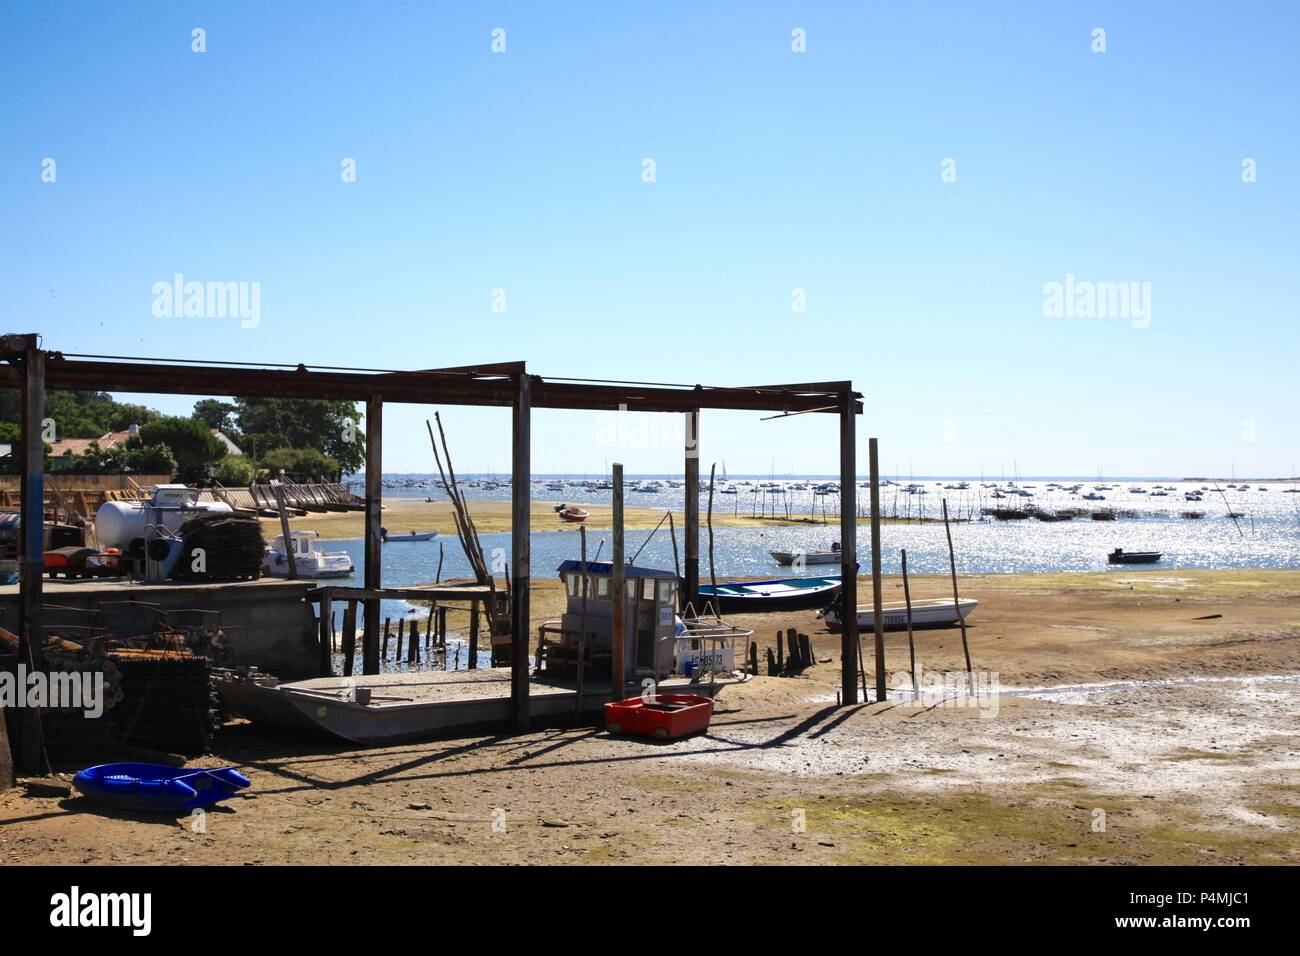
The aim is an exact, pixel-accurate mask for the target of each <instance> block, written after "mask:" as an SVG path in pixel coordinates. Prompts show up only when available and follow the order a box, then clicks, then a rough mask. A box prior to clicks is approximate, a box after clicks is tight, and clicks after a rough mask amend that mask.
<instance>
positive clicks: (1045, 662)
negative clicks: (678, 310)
mask: <svg viewBox="0 0 1300 956" xmlns="http://www.w3.org/2000/svg"><path fill="white" fill-rule="evenodd" d="M887 583H888V587H889V589H890V590H891V591H892V588H893V585H894V584H895V582H893V581H890V582H887ZM942 586H943V581H942V579H941V578H936V579H925V578H921V579H919V580H918V581H917V582H916V585H915V587H914V593H918V592H919V595H920V596H939V595H941V594H942ZM551 590H553V591H555V593H554V594H552V593H550V591H551ZM535 593H536V594H537V595H538V597H537V598H536V600H537V604H538V607H537V608H535V612H536V614H537V615H538V618H539V620H540V619H541V617H543V616H546V615H547V614H548V613H550V612H552V611H553V608H550V607H548V602H549V603H550V604H556V603H558V588H556V587H554V584H553V583H548V584H547V586H545V587H539V588H538V590H537V591H536V592H535ZM963 594H964V596H971V597H976V598H977V599H978V600H979V601H980V602H981V604H980V608H979V609H978V611H977V612H976V614H975V615H974V616H973V617H972V619H971V623H972V627H971V628H970V641H971V652H972V656H973V658H974V663H975V667H976V669H977V670H979V671H981V672H983V673H985V674H993V673H996V675H997V682H998V686H999V687H1000V689H1001V691H1002V693H1001V694H1000V695H999V696H997V697H996V699H989V698H983V699H980V700H979V701H970V700H957V699H952V698H947V699H945V698H943V697H939V698H935V699H931V700H928V701H926V702H924V704H923V705H917V704H916V703H914V702H913V701H911V700H908V699H905V698H906V694H905V693H904V692H905V691H906V688H907V684H908V679H907V676H906V670H907V664H906V661H907V650H906V637H905V636H904V635H890V636H889V638H888V641H887V672H888V675H889V680H888V683H889V685H890V687H891V697H890V699H888V700H886V701H885V702H883V703H879V704H869V705H857V706H854V707H837V706H836V700H835V694H836V691H837V689H838V687H839V666H838V665H839V642H840V639H839V637H838V636H837V635H833V634H829V633H827V632H825V631H824V630H823V629H822V628H821V627H820V625H819V623H818V622H817V621H816V620H815V618H814V617H813V615H812V614H811V612H798V613H792V614H789V615H782V616H775V617H772V616H765V617H757V616H755V617H753V618H750V619H748V620H747V621H744V619H741V620H742V621H744V622H745V623H747V624H748V625H749V626H753V627H755V631H756V633H755V639H756V640H758V641H760V646H766V645H767V644H770V643H774V634H775V630H776V629H777V628H778V627H782V628H783V627H797V628H798V629H800V630H802V631H803V632H804V633H808V634H810V635H811V636H812V637H813V641H814V646H815V649H816V656H817V659H818V664H817V665H816V666H814V667H813V668H811V669H810V670H808V671H806V672H805V673H804V674H802V675H801V676H798V677H793V678H778V677H766V676H762V677H757V678H753V679H751V680H749V681H748V682H746V683H743V684H739V685H735V686H731V687H728V688H726V689H724V690H723V691H722V692H721V693H720V695H719V697H718V706H717V710H716V713H715V717H714V720H713V723H712V726H711V728H710V730H709V733H708V734H707V735H706V736H701V737H694V738H690V739H687V740H682V741H676V742H670V743H665V744H656V743H653V742H642V741H639V740H630V739H624V738H612V737H610V736H609V735H607V734H605V733H603V732H602V731H600V730H598V729H597V728H594V727H583V726H573V727H554V728H543V729H537V730H534V731H532V732H530V733H528V734H525V735H522V736H504V735H502V736H480V737H474V738H471V739H460V740H436V741H428V742H422V743H416V744H403V745H400V746H393V747H386V748H377V749H358V748H355V747H352V746H349V745H345V744H342V743H331V742H327V741H322V740H319V739H314V738H305V737H293V736H288V735H279V734H271V733H267V732H265V731H263V730H261V729H259V728H257V727H255V726H253V725H251V724H248V723H243V722H240V723H236V724H234V725H232V726H229V727H228V728H226V729H225V730H224V731H223V732H222V733H221V734H220V735H219V736H218V738H217V747H218V752H217V753H216V754H214V755H212V756H210V757H207V758H203V760H202V761H200V762H201V763H203V764H205V765H220V764H227V763H229V764H237V765H239V766H241V767H242V768H244V770H245V772H247V773H248V774H249V775H250V776H251V777H252V779H253V781H254V785H253V788H252V791H251V792H250V793H249V795H248V796H247V797H241V798H237V799H233V800H231V801H230V802H229V803H228V804H227V806H226V808H225V809H223V810H219V811H216V812H213V813H210V814H209V815H208V817H207V818H206V821H205V824H206V826H205V832H195V830H194V826H193V824H192V821H190V820H189V819H182V820H172V819H169V818H156V817H144V816H140V817H135V816H130V815H121V814H118V815H114V816H103V815H101V814H99V813H97V812H94V811H93V810H92V809H91V808H90V807H88V806H86V805H85V803H84V801H82V800H81V799H80V798H76V797H73V798H66V797H59V796H34V795H28V794H27V793H26V792H25V791H24V789H22V788H19V789H17V790H13V791H10V792H8V793H6V794H3V795H0V862H2V863H4V864H21V863H25V862H47V863H108V862H121V863H143V862H155V863H294V862H303V863H329V862H338V861H340V860H345V861H352V862H362V863H404V862H445V863H525V862H537V863H544V862H575V863H600V862H606V861H620V862H664V863H668V862H676V861H688V862H701V863H708V862H730V863H740V862H747V863H766V862H773V863H776V862H781V863H791V862H793V863H810V864H828V863H849V862H861V863H869V862H880V863H945V862H948V863H1017V862H1044V863H1093V862H1095V863H1200V862H1206V863H1297V862H1300V791H1298V790H1297V784H1300V717H1298V716H1297V715H1298V714H1300V679H1297V675H1300V573H1296V572H1286V571H1266V572H1261V571H1252V572H1179V573H1176V574H1160V575H1153V574H1150V573H1147V574H1142V573H1139V572H1131V573H1123V574H1115V575H1032V576H1016V577H1012V576H996V575H988V576H975V577H972V578H970V579H964V580H963ZM888 596H892V595H888ZM1215 615H1218V616H1215ZM960 645H961V641H960V634H959V632H958V631H955V630H946V631H932V632H926V633H924V634H923V635H918V638H917V649H918V656H919V658H920V660H921V663H922V666H923V667H924V668H925V669H926V670H927V671H928V672H951V671H954V670H956V671H960V669H961V667H962V665H961V660H962V654H961V646H960ZM866 658H867V660H868V661H870V660H871V659H872V652H871V649H870V647H869V646H868V647H867V648H866ZM873 681H874V675H869V676H868V683H872V682H873ZM1062 688H1063V689H1062ZM61 769H64V770H67V769H75V768H61Z"/></svg>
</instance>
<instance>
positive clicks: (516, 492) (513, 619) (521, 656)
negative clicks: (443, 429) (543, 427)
mask: <svg viewBox="0 0 1300 956" xmlns="http://www.w3.org/2000/svg"><path fill="white" fill-rule="evenodd" d="M532 409H533V380H532V378H531V376H529V375H528V374H526V373H523V372H521V373H520V374H519V379H518V383H517V390H516V392H515V401H514V423H513V424H514V428H513V438H512V441H513V444H512V448H511V482H510V504H511V515H510V518H511V520H510V651H511V653H510V699H511V707H512V710H513V711H514V724H515V730H517V731H519V732H523V731H525V730H527V729H528V717H529V715H528V613H529V609H528V597H529V594H528V585H529V575H530V574H531V573H532V571H531V567H530V560H531V554H530V551H529V538H528V535H529V531H530V520H529V519H530V514H529V508H530V505H531V488H532V485H531V482H532V427H531V426H532Z"/></svg>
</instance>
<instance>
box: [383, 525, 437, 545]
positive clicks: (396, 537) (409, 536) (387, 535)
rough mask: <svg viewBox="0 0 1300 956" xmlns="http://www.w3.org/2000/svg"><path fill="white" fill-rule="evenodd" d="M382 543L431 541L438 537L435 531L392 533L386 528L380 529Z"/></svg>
mask: <svg viewBox="0 0 1300 956" xmlns="http://www.w3.org/2000/svg"><path fill="white" fill-rule="evenodd" d="M380 532H381V536H382V537H383V539H384V544H395V543H397V542H398V541H432V540H433V539H434V538H436V537H438V532H436V531H408V532H406V534H393V533H392V532H390V531H389V530H388V529H387V528H381V529H380Z"/></svg>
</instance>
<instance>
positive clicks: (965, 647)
mask: <svg viewBox="0 0 1300 956" xmlns="http://www.w3.org/2000/svg"><path fill="white" fill-rule="evenodd" d="M943 530H944V533H945V534H946V535H948V567H949V569H951V571H952V609H953V611H954V612H955V613H956V615H957V621H958V623H960V624H961V649H962V653H963V654H965V655H966V683H967V685H968V687H969V689H970V695H971V696H972V697H974V696H975V670H974V668H972V667H971V663H970V643H969V642H968V641H967V640H966V618H964V617H962V613H961V599H960V598H959V597H958V596H957V555H956V553H955V552H954V551H953V549H952V528H950V527H949V526H948V499H947V498H944V499H943Z"/></svg>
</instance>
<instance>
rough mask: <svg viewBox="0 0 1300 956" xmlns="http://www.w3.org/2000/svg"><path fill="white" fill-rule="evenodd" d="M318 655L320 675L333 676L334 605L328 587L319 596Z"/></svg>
mask: <svg viewBox="0 0 1300 956" xmlns="http://www.w3.org/2000/svg"><path fill="white" fill-rule="evenodd" d="M319 653H320V657H319V667H320V676H321V677H333V676H334V607H333V605H332V604H331V602H330V592H329V590H328V589H326V590H324V591H322V592H321V596H320V652H319Z"/></svg>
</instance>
